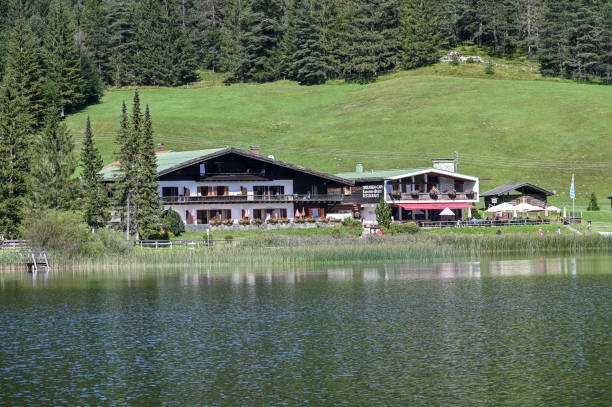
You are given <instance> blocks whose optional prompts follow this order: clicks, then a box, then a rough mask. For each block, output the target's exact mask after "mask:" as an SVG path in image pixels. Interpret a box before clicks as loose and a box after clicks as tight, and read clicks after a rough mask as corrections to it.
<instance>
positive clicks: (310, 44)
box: [291, 0, 325, 85]
mask: <svg viewBox="0 0 612 407" xmlns="http://www.w3.org/2000/svg"><path fill="white" fill-rule="evenodd" d="M295 7H297V10H296V16H295V48H296V50H295V53H294V54H293V58H292V59H293V64H292V69H291V71H292V76H293V77H294V78H295V79H296V80H297V81H298V82H299V83H300V85H319V84H322V83H325V63H324V61H323V57H322V56H321V52H320V51H319V44H318V42H317V36H316V33H315V30H314V27H313V23H312V16H311V13H310V3H309V1H308V0H297V1H296V3H295Z"/></svg>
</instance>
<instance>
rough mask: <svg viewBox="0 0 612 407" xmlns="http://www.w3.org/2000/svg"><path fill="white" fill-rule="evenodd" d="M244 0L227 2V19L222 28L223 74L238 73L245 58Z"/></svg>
mask: <svg viewBox="0 0 612 407" xmlns="http://www.w3.org/2000/svg"><path fill="white" fill-rule="evenodd" d="M245 3H246V2H245V1H244V0H226V1H225V18H224V19H223V25H222V26H221V39H220V41H221V44H220V47H221V50H220V55H219V63H220V69H221V71H223V72H232V73H234V72H236V70H237V69H238V66H239V65H240V61H241V60H242V58H243V56H244V48H243V46H242V27H241V25H240V21H242V18H243V17H242V15H243V14H244V12H245V9H246V5H245Z"/></svg>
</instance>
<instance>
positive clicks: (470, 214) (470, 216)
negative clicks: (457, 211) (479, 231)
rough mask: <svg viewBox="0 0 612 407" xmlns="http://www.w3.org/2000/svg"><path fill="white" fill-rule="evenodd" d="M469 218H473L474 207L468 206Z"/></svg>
mask: <svg viewBox="0 0 612 407" xmlns="http://www.w3.org/2000/svg"><path fill="white" fill-rule="evenodd" d="M468 219H472V208H470V207H468Z"/></svg>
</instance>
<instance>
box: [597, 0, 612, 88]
mask: <svg viewBox="0 0 612 407" xmlns="http://www.w3.org/2000/svg"><path fill="white" fill-rule="evenodd" d="M601 14H602V23H601V26H602V30H601V56H600V60H599V69H600V71H601V77H602V79H603V80H604V82H605V83H607V84H610V83H612V2H607V3H606V4H604V6H603V7H602V13H601Z"/></svg>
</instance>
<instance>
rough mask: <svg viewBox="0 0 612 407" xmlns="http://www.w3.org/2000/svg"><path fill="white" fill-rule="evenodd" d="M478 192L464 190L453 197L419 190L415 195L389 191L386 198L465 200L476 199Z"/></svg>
mask: <svg viewBox="0 0 612 407" xmlns="http://www.w3.org/2000/svg"><path fill="white" fill-rule="evenodd" d="M477 199H478V194H477V193H476V192H474V193H472V194H467V193H465V192H457V193H456V194H455V196H454V197H451V196H450V195H449V194H442V193H438V194H437V195H435V196H432V195H430V194H429V192H419V193H418V194H416V195H412V194H410V193H391V194H387V200H389V201H419V200H421V201H431V200H434V201H466V200H477Z"/></svg>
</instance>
